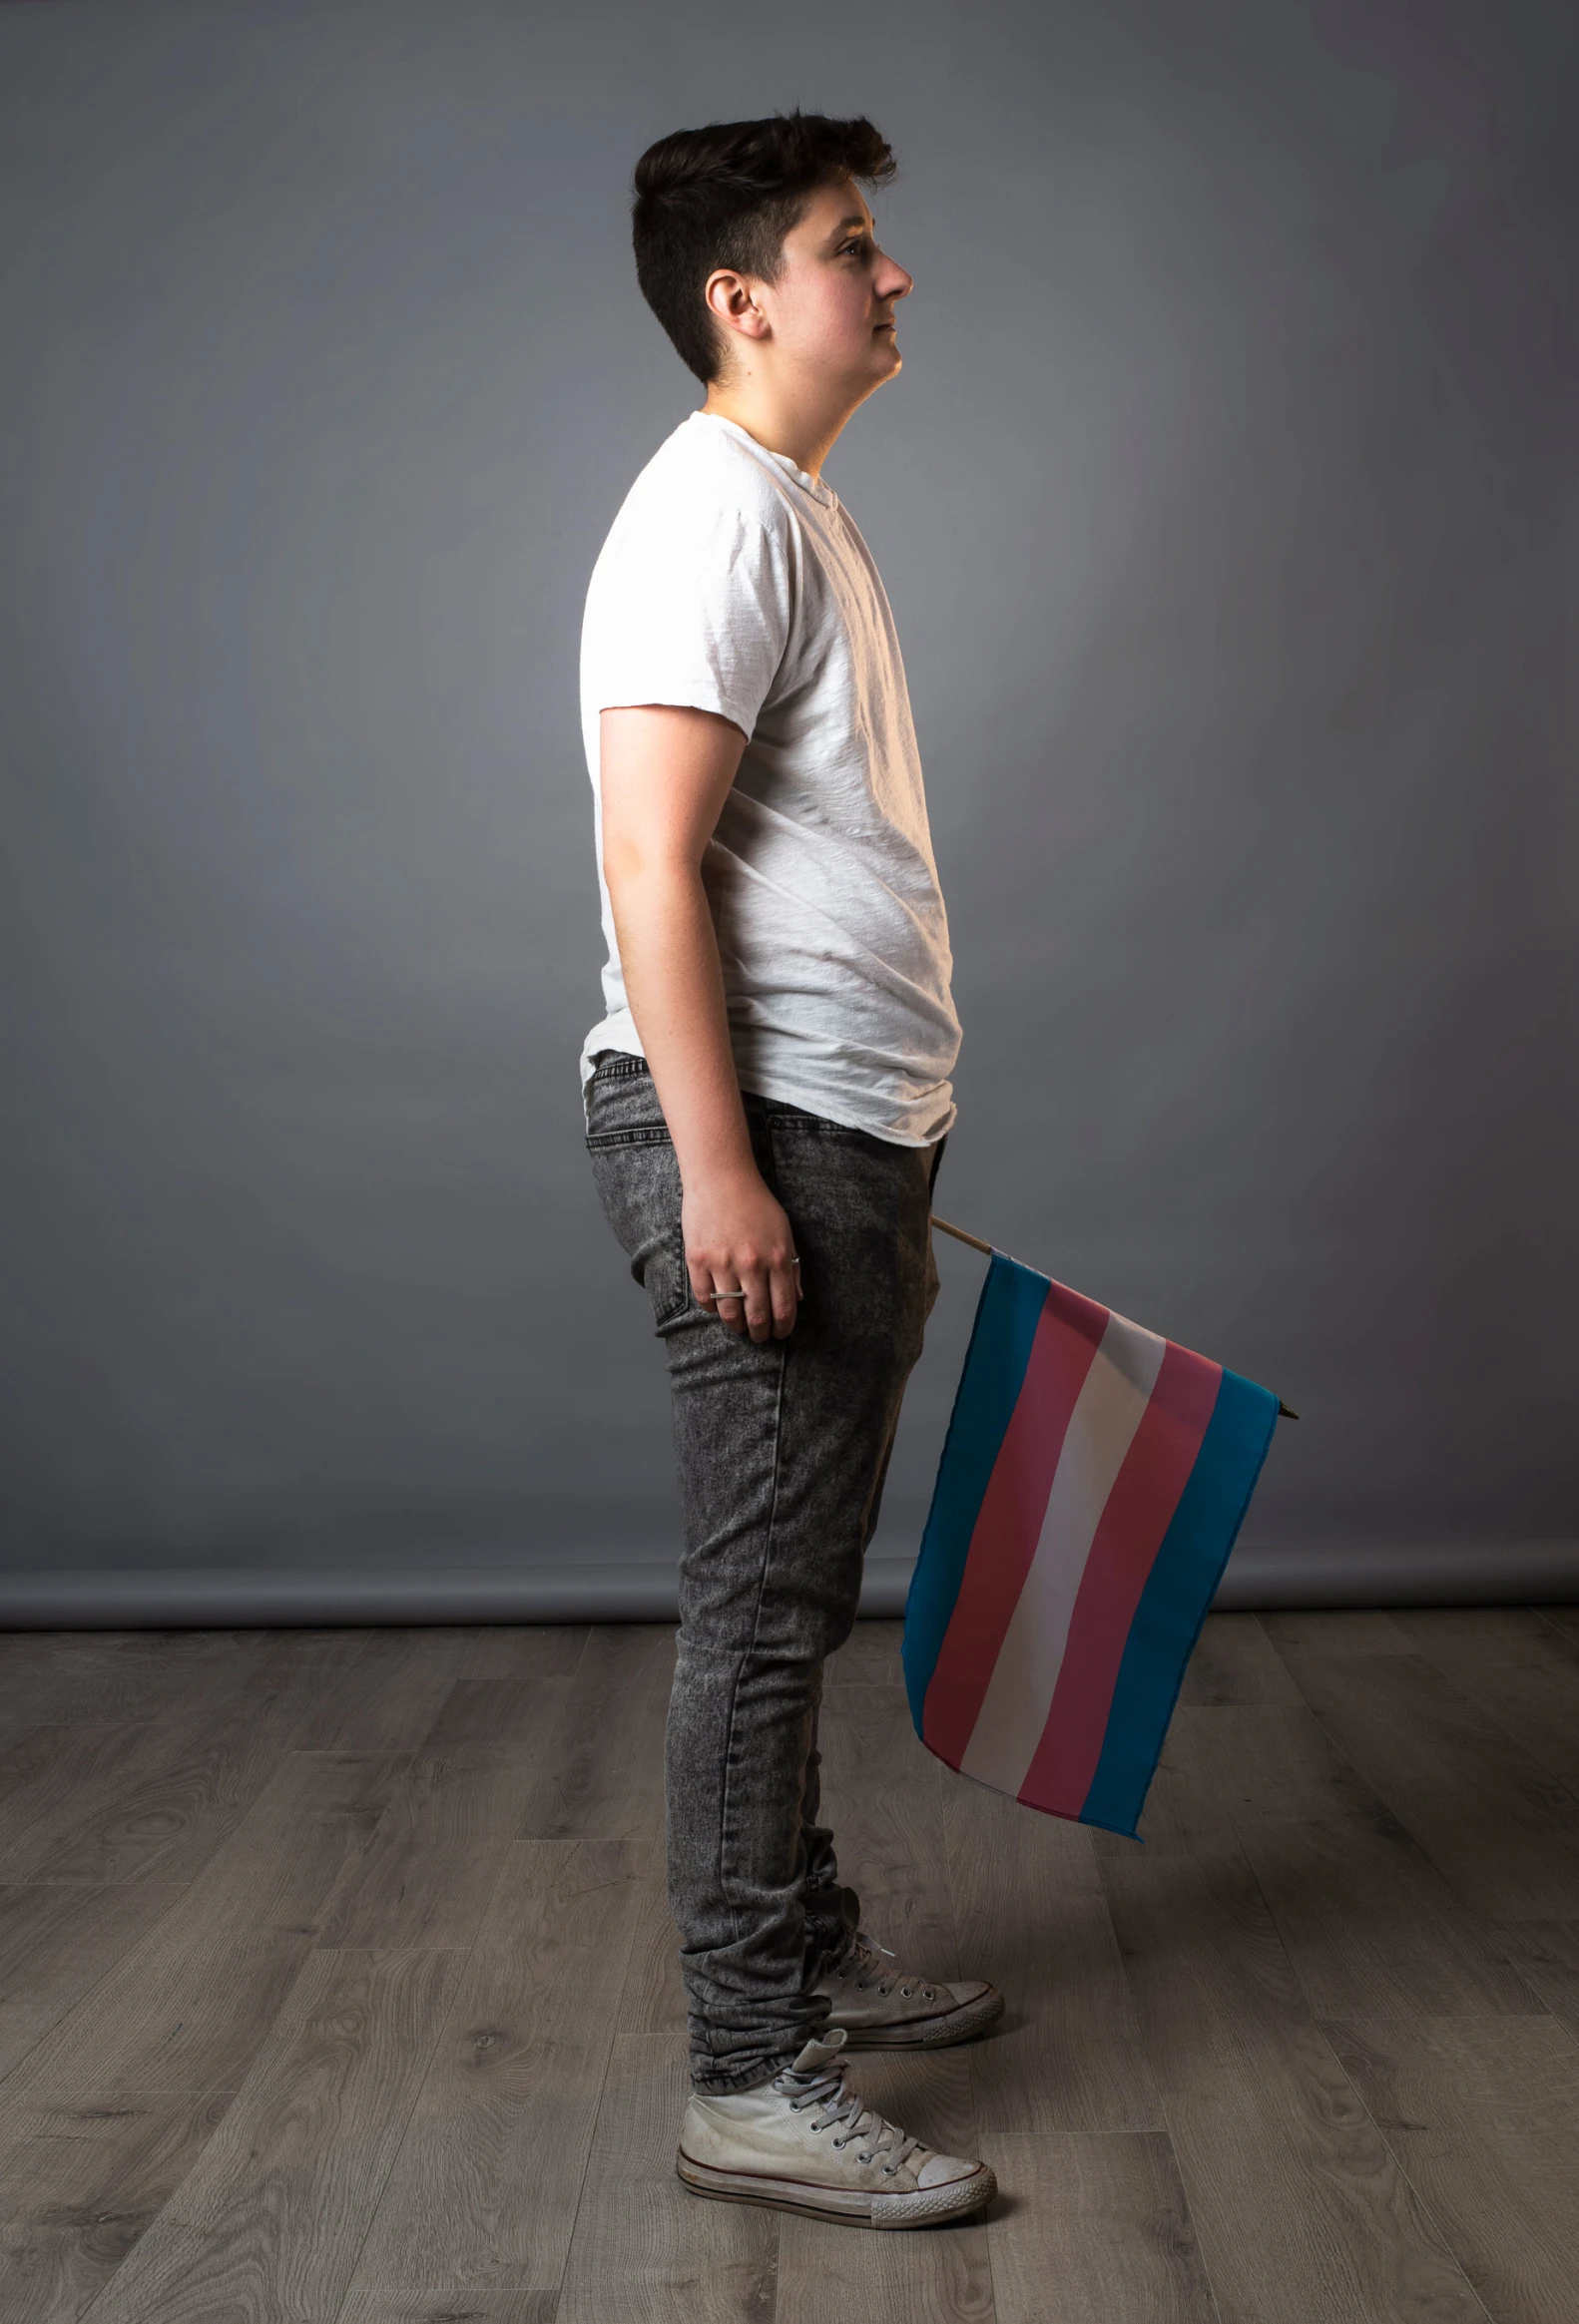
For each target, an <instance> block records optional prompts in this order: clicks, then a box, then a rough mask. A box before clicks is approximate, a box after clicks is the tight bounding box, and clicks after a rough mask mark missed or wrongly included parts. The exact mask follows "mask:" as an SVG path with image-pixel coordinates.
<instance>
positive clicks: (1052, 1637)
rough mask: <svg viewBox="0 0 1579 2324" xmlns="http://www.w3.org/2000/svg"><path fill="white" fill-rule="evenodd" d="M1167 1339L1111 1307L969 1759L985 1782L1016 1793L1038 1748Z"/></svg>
mask: <svg viewBox="0 0 1579 2324" xmlns="http://www.w3.org/2000/svg"><path fill="white" fill-rule="evenodd" d="M1167 1347H1168V1342H1167V1341H1166V1340H1165V1339H1160V1338H1159V1337H1158V1335H1157V1333H1156V1332H1155V1331H1145V1330H1143V1329H1142V1327H1141V1326H1140V1325H1139V1324H1138V1323H1130V1322H1128V1321H1127V1320H1126V1318H1125V1317H1124V1316H1122V1315H1110V1316H1109V1318H1108V1325H1107V1329H1106V1330H1105V1331H1104V1332H1103V1334H1102V1344H1101V1346H1100V1347H1099V1348H1098V1349H1097V1352H1096V1356H1095V1358H1094V1360H1093V1362H1092V1366H1091V1369H1090V1371H1089V1372H1088V1373H1087V1374H1086V1378H1085V1385H1084V1386H1083V1387H1082V1389H1081V1391H1080V1394H1079V1396H1078V1398H1077V1399H1076V1402H1075V1409H1074V1411H1073V1412H1072V1413H1071V1415H1070V1419H1069V1428H1068V1432H1067V1433H1066V1435H1065V1437H1064V1444H1063V1450H1062V1452H1061V1453H1060V1454H1059V1457H1058V1469H1057V1473H1056V1474H1055V1476H1054V1478H1053V1484H1052V1490H1051V1492H1050V1493H1049V1494H1048V1496H1047V1513H1046V1515H1045V1516H1044V1518H1043V1519H1042V1528H1041V1532H1040V1534H1039V1535H1038V1536H1037V1542H1036V1555H1035V1556H1034V1558H1033V1559H1032V1560H1031V1569H1030V1572H1029V1573H1028V1574H1027V1575H1026V1577H1025V1586H1024V1588H1023V1589H1022V1590H1021V1592H1020V1598H1019V1604H1018V1605H1017V1606H1016V1607H1015V1609H1014V1612H1013V1614H1012V1616H1011V1617H1010V1619H1009V1627H1008V1629H1007V1630H1006V1631H1005V1633H1004V1639H1003V1644H1002V1646H1001V1647H1000V1648H999V1651H998V1659H997V1661H996V1663H995V1664H994V1665H993V1671H992V1676H991V1678H990V1679H989V1681H988V1683H987V1691H986V1694H985V1696H984V1697H983V1699H982V1704H981V1709H980V1711H979V1712H978V1713H977V1717H976V1724H975V1726H974V1728H973V1729H972V1730H971V1736H970V1741H969V1743H968V1744H967V1745H966V1748H965V1754H964V1757H963V1758H962V1759H961V1761H960V1768H961V1770H962V1772H963V1773H964V1774H966V1775H973V1776H975V1778H976V1779H977V1781H978V1782H980V1783H991V1784H995V1785H997V1786H998V1788H999V1789H1000V1790H1003V1791H1008V1792H1017V1791H1018V1790H1019V1788H1020V1785H1021V1784H1022V1783H1023V1782H1024V1781H1025V1777H1026V1774H1027V1771H1028V1770H1029V1768H1030V1764H1031V1761H1032V1759H1033V1758H1034V1757H1035V1756H1036V1747H1037V1745H1038V1743H1040V1741H1041V1739H1042V1729H1043V1728H1044V1727H1045V1726H1046V1724H1047V1714H1048V1712H1049V1711H1050V1710H1051V1709H1052V1706H1053V1689H1054V1688H1055V1687H1056V1685H1057V1684H1058V1673H1059V1670H1060V1668H1061V1666H1062V1664H1063V1659H1064V1647H1065V1645H1066V1643H1067V1642H1068V1638H1069V1622H1070V1617H1071V1615H1072V1614H1073V1613H1074V1607H1075V1596H1076V1593H1077V1592H1078V1591H1079V1588H1080V1581H1081V1576H1082V1575H1083V1574H1084V1573H1085V1570H1086V1561H1087V1559H1088V1558H1089V1557H1090V1555H1091V1544H1092V1542H1093V1540H1094V1539H1095V1536H1096V1530H1097V1527H1098V1525H1099V1523H1100V1522H1101V1518H1102V1512H1103V1511H1104V1509H1106V1507H1107V1505H1108V1499H1109V1496H1110V1495H1111V1493H1112V1491H1113V1488H1114V1485H1115V1484H1116V1483H1117V1481H1118V1474H1119V1471H1120V1469H1121V1468H1122V1467H1123V1466H1124V1456H1125V1454H1126V1453H1127V1452H1128V1451H1129V1449H1130V1446H1131V1444H1132V1442H1133V1441H1134V1437H1135V1431H1136V1430H1137V1429H1138V1428H1139V1427H1140V1424H1141V1415H1142V1414H1143V1413H1144V1411H1145V1410H1146V1407H1147V1405H1148V1404H1149V1403H1150V1402H1151V1394H1152V1390H1153V1388H1154V1387H1155V1386H1156V1384H1157V1375H1158V1373H1159V1372H1160V1371H1161V1370H1162V1361H1163V1356H1164V1354H1165V1353H1166V1351H1167Z"/></svg>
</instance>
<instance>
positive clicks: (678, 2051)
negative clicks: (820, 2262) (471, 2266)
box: [95, 2034, 779, 2324]
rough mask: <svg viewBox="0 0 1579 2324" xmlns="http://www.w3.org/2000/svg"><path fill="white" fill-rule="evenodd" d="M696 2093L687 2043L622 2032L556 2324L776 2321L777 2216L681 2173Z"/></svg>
mask: <svg viewBox="0 0 1579 2324" xmlns="http://www.w3.org/2000/svg"><path fill="white" fill-rule="evenodd" d="M689 2088H690V2076H689V2073H688V2070H687V2065H686V2045H685V2043H684V2041H683V2040H681V2039H678V2038H676V2037H674V2036H671V2035H648V2034H622V2035H620V2036H619V2037H618V2038H617V2039H616V2041H615V2043H614V2047H613V2049H612V2051H611V2053H610V2057H609V2068H608V2074H607V2077H606V2079H605V2082H604V2086H603V2097H602V2102H601V2104H600V2105H599V2108H598V2124H597V2130H596V2133H595V2135H594V2138H593V2144H592V2154H591V2158H590V2160H589V2163H588V2166H587V2175H586V2179H585V2182H584V2183H583V2186H582V2190H581V2204H580V2208H579V2209H578V2211H577V2213H576V2225H575V2232H574V2234H573V2235H572V2237H571V2244H570V2257H569V2260H568V2262H567V2264H566V2268H565V2279H564V2284H563V2287H562V2289H561V2292H560V2296H559V2313H558V2317H557V2319H556V2324H773V2314H774V2277H775V2254H776V2250H777V2245H778V2225H779V2222H778V2214H777V2213H776V2212H773V2211H767V2210H759V2209H758V2208H756V2206H755V2205H752V2204H748V2203H716V2202H708V2201H705V2200H704V2199H703V2198H702V2197H700V2196H698V2195H694V2194H692V2193H691V2191H690V2189H689V2188H688V2187H686V2186H684V2185H683V2184H682V2183H681V2181H680V2179H678V2178H677V2177H676V2175H675V2147H676V2143H677V2141H678V2139H679V2135H680V2120H681V2115H682V2114H683V2112H684V2110H685V2103H686V2094H687V2092H688V2090H689ZM95 2324H97V2319H96V2320H95Z"/></svg>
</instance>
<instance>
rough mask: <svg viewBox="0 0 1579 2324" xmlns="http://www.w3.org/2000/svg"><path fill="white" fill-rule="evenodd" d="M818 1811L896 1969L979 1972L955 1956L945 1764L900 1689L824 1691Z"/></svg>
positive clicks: (864, 1915)
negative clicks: (921, 1737) (925, 1740)
mask: <svg viewBox="0 0 1579 2324" xmlns="http://www.w3.org/2000/svg"><path fill="white" fill-rule="evenodd" d="M818 1739H819V1744H820V1748H821V1753H822V1810H821V1813H822V1818H823V1821H824V1822H825V1823H827V1824H828V1825H829V1827H830V1828H831V1830H832V1831H833V1832H834V1834H835V1835H836V1845H837V1849H838V1855H839V1868H840V1873H841V1876H842V1877H843V1878H844V1879H845V1880H847V1881H848V1882H849V1883H850V1885H851V1886H852V1887H854V1888H856V1889H857V1890H858V1892H859V1895H860V1900H861V1925H862V1926H863V1927H864V1928H865V1929H866V1930H867V1932H868V1933H869V1934H870V1935H871V1936H873V1937H875V1938H876V1939H877V1941H878V1942H879V1943H880V1944H883V1945H886V1946H888V1947H889V1948H890V1949H891V1950H892V1952H893V1954H894V1957H895V1961H896V1964H897V1966H899V1967H900V1968H902V1969H918V1970H919V1971H920V1972H921V1974H922V1976H923V1977H934V1978H936V1977H941V1978H952V1977H960V1976H977V1975H984V1974H985V1972H982V1971H974V1970H964V1969H962V1968H961V1967H960V1965H959V1941H958V1936H957V1934H956V1931H955V1928H954V1915H953V1904H952V1898H951V1894H950V1887H949V1862H948V1847H947V1842H946V1839H945V1837H944V1831H943V1820H944V1819H943V1800H944V1786H945V1784H946V1783H947V1781H948V1780H949V1775H948V1770H947V1769H946V1768H945V1767H944V1766H943V1765H942V1763H941V1761H939V1760H937V1759H935V1758H934V1757H933V1756H932V1754H931V1752H930V1751H928V1750H927V1749H926V1748H925V1746H924V1745H923V1744H922V1743H920V1742H919V1741H918V1740H917V1738H916V1735H915V1731H914V1729H913V1728H912V1727H911V1725H910V1718H909V1712H908V1708H907V1706H906V1702H905V1696H904V1690H903V1688H902V1687H897V1686H842V1687H839V1688H838V1689H837V1690H829V1691H827V1692H825V1693H824V1695H823V1698H822V1708H821V1713H820V1717H819V1720H818Z"/></svg>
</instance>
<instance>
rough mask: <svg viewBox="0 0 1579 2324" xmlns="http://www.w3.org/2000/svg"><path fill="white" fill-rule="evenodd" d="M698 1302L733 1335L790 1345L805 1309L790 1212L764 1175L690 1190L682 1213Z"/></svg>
mask: <svg viewBox="0 0 1579 2324" xmlns="http://www.w3.org/2000/svg"><path fill="white" fill-rule="evenodd" d="M680 1217H681V1225H682V1229H683V1231H684V1234H685V1243H686V1265H687V1267H688V1268H689V1269H690V1273H691V1290H692V1295H693V1296H694V1298H695V1299H696V1301H697V1304H698V1305H699V1306H701V1307H706V1308H708V1309H709V1310H710V1311H711V1312H712V1313H714V1314H716V1315H717V1316H718V1319H719V1321H720V1322H721V1323H722V1324H724V1325H725V1326H726V1328H727V1329H728V1330H730V1331H734V1332H749V1333H750V1334H751V1336H752V1338H753V1339H754V1340H756V1341H758V1342H759V1343H761V1342H762V1341H763V1340H766V1339H768V1338H769V1337H772V1338H774V1339H787V1338H788V1337H789V1333H790V1332H791V1331H792V1330H793V1329H794V1319H795V1310H796V1308H797V1307H798V1305H799V1303H800V1272H799V1261H798V1260H797V1259H796V1257H795V1255H794V1234H793V1231H792V1230H791V1228H790V1225H789V1219H788V1217H787V1216H786V1215H785V1212H784V1209H783V1208H782V1206H781V1205H780V1203H779V1202H778V1201H776V1200H775V1198H774V1196H773V1194H772V1193H771V1192H770V1191H769V1188H768V1186H767V1185H766V1184H765V1183H764V1181H763V1178H762V1176H761V1174H760V1173H759V1172H758V1171H757V1170H755V1169H754V1170H752V1171H750V1172H749V1173H742V1174H740V1175H735V1176H730V1177H726V1178H714V1179H706V1180H704V1181H703V1182H702V1183H701V1184H700V1185H697V1186H689V1187H687V1188H686V1190H685V1192H684V1195H683V1197H682V1200H681V1206H680Z"/></svg>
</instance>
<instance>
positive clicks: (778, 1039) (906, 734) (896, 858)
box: [581, 412, 959, 1146]
mask: <svg viewBox="0 0 1579 2324" xmlns="http://www.w3.org/2000/svg"><path fill="white" fill-rule="evenodd" d="M644 702H664V703H676V704H682V705H688V706H690V707H693V708H696V709H703V710H713V711H716V712H717V713H719V714H720V715H721V716H723V717H726V718H730V719H733V721H734V722H735V724H736V725H737V726H739V727H740V728H741V730H742V731H743V732H744V733H745V734H746V735H747V736H748V737H749V739H748V741H747V744H746V749H745V753H744V755H743V757H742V759H741V764H740V771H739V773H738V774H737V775H736V778H735V782H734V785H733V787H732V789H731V791H730V793H729V796H728V798H727V799H726V800H725V803H724V809H723V812H722V813H721V815H720V816H719V821H718V827H717V829H716V830H715V832H714V834H713V837H712V839H711V840H710V841H709V843H708V847H707V850H706V853H705V856H704V859H703V864H702V873H703V880H704V883H705V885H706V888H707V892H708V897H709V901H710V903H711V905H712V909H713V917H714V923H715V926H716V927H717V930H718V938H719V953H720V958H721V960H722V963H723V969H724V989H725V995H726V999H727V1002H728V1008H729V1020H730V1033H731V1038H732V1041H733V1045H734V1053H735V1065H736V1071H737V1073H738V1074H739V1077H740V1083H741V1087H742V1088H743V1089H746V1090H755V1091H758V1092H759V1093H760V1094H761V1095H762V1096H764V1097H768V1098H779V1099H782V1100H784V1101H785V1102H786V1103H787V1104H789V1105H792V1106H801V1107H804V1108H805V1109H806V1110H807V1111H808V1112H810V1113H813V1114H820V1115H823V1116H825V1117H827V1118H828V1119H830V1120H832V1121H834V1122H843V1123H848V1124H851V1125H853V1126H854V1127H855V1128H856V1129H859V1130H867V1131H870V1132H872V1133H873V1134H874V1136H876V1137H878V1138H884V1139H887V1140H889V1141H890V1142H891V1143H892V1144H894V1145H896V1146H926V1145H930V1144H931V1142H932V1141H933V1140H934V1139H937V1138H941V1137H942V1135H943V1133H944V1132H945V1131H946V1130H947V1129H948V1128H949V1127H950V1125H951V1124H952V1122H953V1120H954V1103H953V1094H952V1091H951V1089H950V1085H949V1075H950V1074H951V1073H952V1071H953V1067H954V1060H955V1058H956V1057H957V1055H958V1053H959V1020H958V1018H957V1017H956V1016H955V1014H954V1006H953V1002H952V1000H951V998H950V995H949V976H950V971H951V967H952V961H951V957H950V954H949V948H948V923H947V920H946V917H945V915H944V911H943V899H942V896H941V894H940V892H939V890H938V884H937V867H936V865H935V863H934V862H933V860H932V842H931V836H930V833H929V832H928V829H927V822H926V798H925V794H924V792H923V789H922V784H921V762H920V757H919V754H918V752H917V750H916V745H915V732H914V728H913V727H912V725H911V722H910V703H909V697H908V695H907V694H906V691H905V684H904V666H903V664H902V663H901V661H900V659H899V642H898V639H897V638H896V636H895V635H894V627H893V616H892V614H891V613H890V612H889V610H888V600H887V598H886V596H885V595H884V593H883V587H882V583H881V581H880V580H879V579H878V577H877V568H876V567H875V565H873V563H872V561H871V557H870V554H869V553H868V551H867V548H866V544H865V543H864V541H862V539H861V537H860V535H859V533H858V532H857V531H856V530H855V527H854V525H853V524H852V523H851V521H850V519H849V517H848V516H847V515H846V513H845V511H844V510H843V509H842V508H841V507H840V506H839V503H838V500H837V497H836V496H835V494H834V493H833V492H831V491H830V490H829V488H828V487H827V486H826V485H825V484H818V483H813V481H812V479H811V478H810V477H809V476H808V475H806V474H805V472H804V471H803V470H802V469H799V468H797V467H796V466H795V465H794V463H793V461H792V460H789V458H787V457H786V456H785V455H784V454H782V453H777V452H769V451H766V450H765V449H764V447H763V446H762V445H761V444H759V443H758V442H756V440H755V439H754V438H753V437H752V436H750V435H748V434H747V432H746V430H745V429H744V428H741V427H737V426H736V425H735V423H734V421H733V420H726V419H720V418H719V417H717V416H716V415H715V414H712V413H704V412H693V413H692V415H691V417H690V418H689V419H688V420H685V421H684V422H682V424H681V425H680V426H679V427H678V428H676V430H675V432H674V434H673V435H672V436H671V437H670V438H669V439H668V441H667V442H666V443H665V444H663V445H661V446H660V448H659V450H658V451H657V453H656V454H655V455H654V457H653V458H652V459H651V460H650V461H649V462H648V464H647V466H646V467H645V468H644V469H643V470H642V473H641V475H640V476H638V478H637V479H636V482H635V484H634V485H633V486H632V487H631V490H630V494H629V496H628V497H627V499H626V502H625V505H624V507H623V508H622V509H621V510H620V513H619V515H618V516H617V517H616V518H615V520H614V526H613V529H612V531H611V532H610V534H609V537H608V539H607V541H606V542H605V543H604V546H603V552H602V555H601V556H600V557H599V559H598V562H597V566H596V567H595V569H594V571H593V576H592V585H591V588H590V589H589V591H588V593H587V611H586V620H585V624H584V626H583V630H582V649H581V709H582V726H583V732H584V735H585V739H586V748H587V766H588V771H589V772H590V774H591V776H592V793H593V802H594V812H595V816H596V823H597V854H598V866H599V869H598V882H599V889H600V893H601V897H602V904H603V929H604V934H605V936H606V938H607V940H608V947H609V960H608V966H607V967H606V968H605V969H604V972H603V995H604V1001H605V1003H606V1007H607V1014H606V1015H605V1016H604V1018H603V1020H602V1022H601V1023H600V1024H597V1025H595V1026H594V1027H593V1029H592V1031H591V1032H590V1033H589V1034H588V1036H587V1039H586V1044H585V1047H584V1048H583V1051H582V1059H581V1074H582V1081H583V1083H585V1082H586V1080H587V1079H588V1077H589V1075H590V1074H591V1071H592V1062H591V1061H592V1059H593V1057H594V1055H595V1054H596V1053H597V1051H599V1050H600V1049H617V1050H625V1051H629V1052H632V1053H634V1054H636V1055H638V1056H640V1055H641V1054H642V1043H641V1037H640V1035H639V1034H638V1032H637V1030H636V1024H635V1020H634V1019H633V1018H632V1016H631V1013H630V1010H629V1008H628V1006H627V1004H626V997H625V980H624V978H623V976H622V974H621V971H620V958H619V950H618V946H617V944H616V940H615V932H614V917H613V913H612V912H611V910H610V907H609V894H608V887H607V884H606V883H605V881H604V878H603V870H602V863H603V831H602V809H601V796H600V790H599V782H598V749H599V733H598V713H599V711H600V710H604V709H612V708H616V707H621V706H631V705H635V704H639V703H644Z"/></svg>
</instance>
